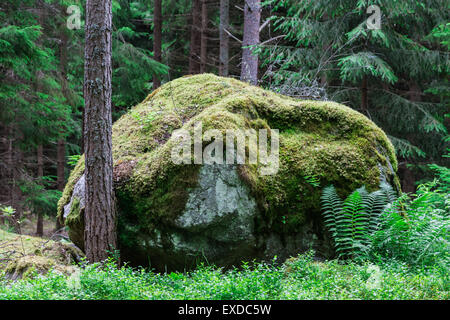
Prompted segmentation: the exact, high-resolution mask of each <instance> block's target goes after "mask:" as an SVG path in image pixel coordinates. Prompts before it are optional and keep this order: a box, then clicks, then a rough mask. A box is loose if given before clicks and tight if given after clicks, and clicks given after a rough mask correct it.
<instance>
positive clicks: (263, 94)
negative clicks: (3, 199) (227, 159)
mask: <svg viewBox="0 0 450 320" xmlns="http://www.w3.org/2000/svg"><path fill="white" fill-rule="evenodd" d="M197 122H201V123H202V125H203V132H205V131H206V130H208V129H218V130H220V131H221V132H222V133H225V130H226V129H249V128H254V129H262V128H265V129H270V128H272V129H278V130H279V133H280V167H279V171H278V173H277V174H276V175H272V176H261V175H259V174H258V169H259V167H258V165H250V164H245V165H242V166H241V167H240V168H239V174H240V176H241V177H242V179H243V180H244V181H246V183H247V184H248V185H249V187H250V189H251V192H252V194H253V195H254V196H255V198H256V199H257V200H258V205H259V207H260V209H261V212H262V215H263V219H265V220H266V221H265V222H266V223H265V225H269V226H271V228H274V229H278V230H280V231H283V230H284V231H286V232H287V231H289V232H290V231H295V229H296V228H298V227H299V226H300V225H302V224H304V223H305V222H306V221H308V218H310V217H314V216H315V215H317V214H318V212H319V197H320V189H321V188H322V187H324V186H326V185H328V184H334V185H335V186H336V187H337V189H338V191H339V192H340V193H341V194H342V195H345V194H348V193H349V192H350V191H351V190H353V189H355V188H357V187H360V186H362V185H366V186H367V187H368V188H369V189H374V188H376V187H377V186H378V185H379V183H380V169H379V166H381V167H382V168H383V171H384V172H385V173H386V174H387V178H388V179H389V180H390V181H391V183H393V184H394V185H396V182H398V178H397V177H396V175H395V173H394V172H395V171H396V170H397V160H396V157H395V152H394V148H393V146H392V144H391V142H390V141H389V140H388V138H387V137H386V135H385V133H384V132H383V131H382V130H381V129H380V128H379V127H377V126H376V125H375V124H374V123H373V122H372V121H370V120H369V119H368V118H366V117H365V116H363V115H362V114H360V113H358V112H356V111H354V110H352V109H350V108H348V107H346V106H344V105H341V104H338V103H335V102H330V101H308V100H298V99H294V98H290V97H285V96H282V95H279V94H276V93H273V92H270V91H267V90H264V89H262V88H259V87H255V86H251V85H249V84H247V83H243V82H240V81H238V80H235V79H231V78H223V77H218V76H215V75H212V74H202V75H196V76H189V77H182V78H179V79H176V80H173V81H171V82H169V83H166V84H164V85H163V86H162V87H160V88H159V89H158V90H156V91H154V92H153V93H152V94H150V95H149V96H148V97H147V98H146V99H145V100H144V101H143V102H142V103H140V104H139V105H137V106H135V107H134V108H133V109H132V111H131V112H129V113H128V114H125V115H123V116H122V117H121V118H120V119H119V120H118V121H117V122H116V123H115V124H114V126H113V158H114V164H115V174H116V171H120V170H118V169H119V166H123V164H129V165H128V166H125V167H126V169H127V170H128V172H127V174H124V175H123V177H122V175H121V178H120V184H116V194H117V195H118V199H119V201H118V202H119V207H120V208H119V209H120V212H121V213H120V217H119V224H121V223H122V225H121V226H119V227H120V230H122V232H123V234H122V235H121V236H122V239H123V241H124V242H129V243H131V242H133V241H135V240H133V237H134V235H135V234H137V233H138V232H139V231H140V230H141V231H142V229H144V230H145V231H146V232H147V234H149V233H151V230H152V229H154V228H155V226H158V229H159V230H161V229H164V226H165V225H170V224H171V223H173V221H174V219H175V218H176V217H177V216H178V215H179V214H180V213H181V212H182V211H183V208H184V205H185V203H186V199H187V195H188V190H189V188H191V187H193V186H195V183H196V177H197V175H196V174H197V172H198V166H195V165H188V166H186V165H176V164H174V163H173V162H172V160H171V150H172V148H173V147H174V145H175V144H176V143H177V140H176V139H174V138H173V137H172V135H171V134H172V132H173V131H174V130H176V129H179V128H183V129H186V130H188V131H189V132H191V134H192V133H193V128H194V125H195V124H196V123H197ZM248 147H249V146H248V145H247V149H248ZM83 161H84V160H83V159H80V162H79V163H78V165H77V166H76V168H75V169H74V171H73V172H72V174H71V176H70V178H69V182H68V184H67V186H66V189H65V191H64V193H63V197H62V198H61V200H60V202H59V204H58V214H59V216H61V214H62V211H63V207H64V205H65V204H67V203H68V202H69V201H70V194H71V193H72V190H73V187H74V184H75V183H76V181H77V179H78V178H79V177H80V176H81V174H82V171H83V170H84V167H83ZM131 164H132V165H131ZM389 164H390V165H392V168H393V170H394V172H391V169H390V168H389ZM121 170H122V168H121ZM312 176H313V177H316V178H317V179H318V182H319V186H314V185H312V184H311V183H310V182H309V181H308V179H307V178H308V177H312ZM118 180H119V179H115V181H116V182H117V181H118ZM79 214H80V212H79V210H77V209H74V211H73V213H71V217H70V218H69V222H67V221H66V224H68V225H69V224H73V225H74V226H75V225H76V224H75V222H77V223H79V222H80V219H79V218H77V217H76V216H77V215H79ZM72 215H73V217H72ZM120 221H122V222H120ZM77 225H79V224H77ZM127 230H128V231H127Z"/></svg>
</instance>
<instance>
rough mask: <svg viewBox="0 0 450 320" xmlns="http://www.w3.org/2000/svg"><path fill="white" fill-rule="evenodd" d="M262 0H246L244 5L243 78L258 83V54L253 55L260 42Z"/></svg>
mask: <svg viewBox="0 0 450 320" xmlns="http://www.w3.org/2000/svg"><path fill="white" fill-rule="evenodd" d="M260 20H261V1H260V0H246V1H245V6H244V38H243V41H242V47H243V50H242V65H241V80H242V81H247V82H250V83H251V84H254V85H256V84H257V83H258V56H257V55H253V54H252V51H253V49H252V48H248V46H253V45H257V44H259V27H260Z"/></svg>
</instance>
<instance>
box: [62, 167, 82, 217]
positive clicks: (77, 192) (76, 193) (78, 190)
mask: <svg viewBox="0 0 450 320" xmlns="http://www.w3.org/2000/svg"><path fill="white" fill-rule="evenodd" d="M85 192H86V184H85V179H84V174H83V175H82V176H81V177H80V179H78V181H77V183H76V184H75V186H74V188H73V193H72V196H71V198H70V202H69V203H68V204H66V205H65V206H64V219H65V218H67V216H68V215H69V213H70V208H71V207H72V203H73V201H74V199H75V198H78V199H79V200H80V210H82V209H84V207H85V196H84V195H85Z"/></svg>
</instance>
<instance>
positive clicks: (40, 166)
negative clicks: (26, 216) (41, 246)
mask: <svg viewBox="0 0 450 320" xmlns="http://www.w3.org/2000/svg"><path fill="white" fill-rule="evenodd" d="M43 176H44V148H43V147H42V144H40V145H38V147H37V178H38V183H39V184H41V183H42V177H43ZM43 234H44V217H43V215H42V212H37V223H36V235H37V236H38V237H42V235H43Z"/></svg>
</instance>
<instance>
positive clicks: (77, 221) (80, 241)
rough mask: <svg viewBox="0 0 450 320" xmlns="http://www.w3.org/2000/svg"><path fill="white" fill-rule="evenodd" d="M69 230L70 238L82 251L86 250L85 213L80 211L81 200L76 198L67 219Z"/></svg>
mask: <svg viewBox="0 0 450 320" xmlns="http://www.w3.org/2000/svg"><path fill="white" fill-rule="evenodd" d="M65 224H66V226H67V227H68V228H69V238H70V239H71V240H72V241H73V243H75V244H76V245H77V246H78V247H80V248H81V249H82V250H83V249H84V213H83V212H82V210H80V199H78V198H77V197H74V199H73V201H72V205H71V207H70V212H69V214H68V215H67V217H66V219H65Z"/></svg>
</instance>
